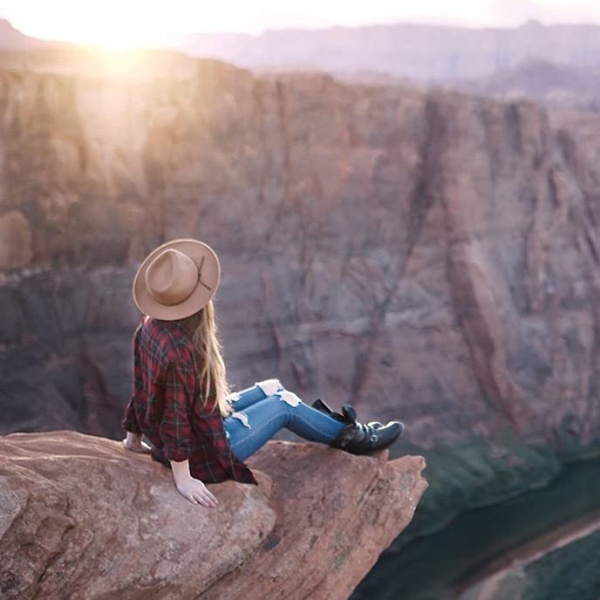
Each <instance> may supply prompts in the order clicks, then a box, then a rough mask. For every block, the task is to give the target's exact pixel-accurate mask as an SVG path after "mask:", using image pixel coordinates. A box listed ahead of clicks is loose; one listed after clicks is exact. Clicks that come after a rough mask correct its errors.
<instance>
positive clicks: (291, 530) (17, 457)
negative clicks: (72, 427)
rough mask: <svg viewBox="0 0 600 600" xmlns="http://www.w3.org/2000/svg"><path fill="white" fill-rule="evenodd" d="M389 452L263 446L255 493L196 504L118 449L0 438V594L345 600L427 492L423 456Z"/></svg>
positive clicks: (247, 489)
mask: <svg viewBox="0 0 600 600" xmlns="http://www.w3.org/2000/svg"><path fill="white" fill-rule="evenodd" d="M387 455H388V452H387V451H384V452H382V453H380V454H379V455H378V456H376V457H356V456H352V455H350V454H346V453H344V452H342V451H339V450H334V449H332V448H326V447H323V446H321V447H319V446H317V445H315V444H310V445H309V444H289V443H286V442H272V443H270V444H268V446H267V447H266V448H264V449H263V450H261V451H260V453H259V454H258V455H257V456H256V457H255V458H253V460H252V468H253V469H255V470H256V474H257V478H258V481H259V485H258V487H257V486H254V485H244V484H239V483H235V482H232V481H230V482H225V483H220V484H217V485H211V486H210V488H211V491H212V492H213V493H214V494H215V496H216V497H217V498H218V500H219V506H218V507H217V508H214V509H206V508H203V507H200V506H194V505H192V504H191V503H189V502H188V501H187V500H186V499H185V498H183V497H182V496H181V495H179V493H178V492H177V490H176V488H175V486H174V485H173V479H172V476H171V473H170V471H169V470H168V469H166V468H165V467H163V466H162V465H160V464H159V463H156V462H154V461H152V460H151V458H150V457H149V456H148V455H144V456H141V455H136V454H134V453H132V452H129V451H127V450H124V449H123V447H122V446H121V444H120V443H119V442H115V441H111V440H107V439H102V438H98V437H93V436H86V435H82V434H78V433H74V432H69V431H60V432H54V433H48V434H14V435H10V436H6V437H0V475H1V476H0V492H1V493H0V498H1V501H0V558H1V561H0V591H1V592H2V598H4V599H6V600H21V599H22V598H26V597H33V596H35V595H37V596H39V597H42V598H46V599H48V600H51V599H57V600H59V599H62V598H66V597H68V598H73V599H74V600H75V599H79V600H94V599H97V600H100V599H102V598H107V597H109V596H115V597H118V598H124V599H128V600H135V599H140V600H142V599H143V600H153V599H156V600H170V599H173V600H187V599H191V598H203V599H206V600H208V599H213V598H214V599H218V598H224V597H227V598H231V599H241V598H244V599H246V600H248V599H253V598H256V599H257V600H258V599H261V600H262V599H263V598H265V597H267V598H268V597H277V596H280V597H285V598H292V599H297V600H300V599H304V598H315V597H320V598H330V599H331V600H336V599H339V600H345V599H346V598H348V596H349V595H350V593H351V592H352V589H353V588H354V587H355V586H356V585H357V584H358V582H359V581H360V579H361V578H362V577H363V576H364V575H365V574H366V573H367V571H368V570H369V569H370V568H371V567H372V565H373V564H374V562H375V561H376V560H377V557H378V556H379V554H380V553H381V552H382V551H383V550H384V549H385V547H386V546H387V545H388V544H389V543H390V542H391V541H392V539H393V538H394V537H395V536H396V535H398V534H399V533H400V532H401V531H402V530H403V529H404V528H405V527H406V525H407V524H408V523H409V522H410V520H411V518H412V515H413V513H414V510H415V508H416V506H417V504H418V502H419V499H420V497H421V495H422V493H423V492H424V490H425V488H426V487H427V483H426V482H425V480H424V479H423V478H422V476H421V471H422V469H423V468H424V466H425V465H424V462H423V459H422V458H420V457H411V456H407V457H403V458H401V459H396V460H394V461H389V462H386V459H387ZM332 472H335V473H337V476H336V478H335V485H332V476H331V474H332ZM349 523H352V527H349V526H348V524H349ZM282 557H285V560H282Z"/></svg>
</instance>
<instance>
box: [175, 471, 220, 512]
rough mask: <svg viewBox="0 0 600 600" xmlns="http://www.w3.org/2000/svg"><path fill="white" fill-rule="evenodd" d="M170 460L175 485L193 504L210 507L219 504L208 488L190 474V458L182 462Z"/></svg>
mask: <svg viewBox="0 0 600 600" xmlns="http://www.w3.org/2000/svg"><path fill="white" fill-rule="evenodd" d="M170 462H171V469H172V471H173V479H174V480H175V487H176V488H177V491H178V492H179V493H180V494H181V495H182V496H184V497H185V498H187V499H188V500H189V501H190V502H191V503H192V504H201V505H202V506H206V507H208V508H213V507H215V506H217V504H219V502H218V501H217V499H216V498H215V497H214V496H213V495H212V494H211V492H210V491H209V490H208V488H207V487H206V486H205V485H204V484H203V483H202V482H201V481H200V480H199V479H194V478H193V477H192V476H191V475H190V462H189V460H183V461H181V462H176V461H174V460H172V461H170Z"/></svg>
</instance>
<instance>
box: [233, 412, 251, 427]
mask: <svg viewBox="0 0 600 600" xmlns="http://www.w3.org/2000/svg"><path fill="white" fill-rule="evenodd" d="M231 418H232V419H237V420H238V421H241V423H242V425H243V426H244V427H247V428H248V429H250V421H248V415H247V414H246V413H244V412H234V413H231Z"/></svg>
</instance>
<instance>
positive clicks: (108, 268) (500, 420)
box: [0, 56, 600, 514]
mask: <svg viewBox="0 0 600 600" xmlns="http://www.w3.org/2000/svg"><path fill="white" fill-rule="evenodd" d="M156 60H158V59H156ZM161 60H162V62H160V64H157V65H155V66H152V65H150V66H144V64H143V63H140V64H139V65H138V70H137V71H136V72H135V75H125V74H120V75H119V74H113V75H111V76H109V75H108V74H107V72H106V71H101V70H99V69H96V70H92V71H90V72H88V74H84V73H83V72H82V71H83V70H82V69H81V68H79V69H71V70H70V71H68V72H65V73H48V72H42V71H37V72H23V71H22V70H21V71H17V70H14V69H13V70H5V71H4V72H3V73H2V74H1V76H0V89H1V93H0V157H1V162H0V164H1V165H2V166H1V168H2V171H1V177H0V229H2V227H4V229H2V230H3V231H4V230H8V231H10V235H11V236H12V237H11V240H12V239H14V242H11V243H10V244H6V243H2V242H0V251H1V252H2V256H1V257H0V263H1V264H2V266H3V273H4V275H3V280H2V281H3V283H2V285H1V287H0V306H2V314H3V315H8V316H5V318H3V319H2V322H1V323H0V344H1V345H0V352H1V354H0V360H1V362H0V368H1V369H2V377H3V386H2V393H1V396H0V398H1V402H2V406H3V410H4V411H5V414H6V418H5V419H3V420H2V430H3V431H4V432H10V431H15V430H28V431H31V430H40V429H54V428H56V427H57V426H60V424H63V426H66V427H71V428H74V429H79V430H83V431H88V432H94V433H104V434H108V435H111V436H117V435H119V424H118V423H119V417H120V413H121V411H122V407H123V406H124V404H125V402H126V401H127V399H128V395H129V393H130V382H129V376H130V369H131V362H130V342H131V335H132V332H133V329H134V327H135V325H136V323H137V319H138V315H137V312H136V311H135V309H134V307H133V305H132V303H131V301H130V299H129V294H130V282H131V279H132V277H133V274H134V272H135V266H136V264H137V261H139V260H140V259H141V258H143V256H144V255H145V253H146V252H148V251H149V250H150V249H152V248H153V247H154V246H155V245H157V244H158V243H160V242H162V241H164V240H167V239H171V238H174V237H180V236H181V237H183V236H193V237H199V238H201V239H203V240H205V241H206V242H208V243H209V244H211V245H212V246H213V247H214V248H215V249H216V250H217V252H218V254H219V256H220V258H221V262H222V271H223V279H222V284H221V288H220V290H219V293H218V295H217V309H218V313H219V317H220V323H221V330H222V334H223V341H224V346H225V353H226V358H227V362H228V365H229V373H230V378H231V380H232V383H234V384H235V385H236V386H237V387H238V389H239V388H241V387H244V386H246V385H249V384H252V383H253V382H254V381H257V380H260V379H264V377H265V376H278V377H280V378H281V379H282V380H283V381H284V382H285V383H286V385H287V386H288V387H290V388H292V389H296V390H297V391H298V392H299V393H300V395H302V396H303V397H304V398H306V399H307V400H312V398H313V397H314V396H316V395H317V394H319V395H321V396H322V397H323V398H325V399H326V400H327V401H328V402H330V403H331V404H333V405H334V406H336V407H339V406H340V405H341V404H342V403H343V402H347V401H350V402H353V403H354V404H355V405H356V406H357V407H358V410H359V414H360V416H361V417H362V418H365V419H370V418H374V417H376V418H379V419H387V418H392V417H400V418H402V419H403V420H404V421H405V423H406V425H407V428H406V433H405V434H403V438H404V439H403V444H405V445H404V446H402V445H400V446H398V448H399V451H401V450H402V448H409V447H413V446H417V447H418V448H420V449H421V450H422V451H434V450H439V449H442V452H445V449H452V450H454V449H457V448H465V447H468V448H478V449H477V450H474V452H476V453H478V456H485V461H487V462H488V463H490V464H491V462H493V464H494V466H493V467H492V468H491V472H490V471H489V470H487V467H486V468H485V469H481V470H479V468H474V469H472V470H471V471H469V476H473V477H474V478H475V479H476V480H477V481H478V482H479V484H481V485H480V488H481V489H479V488H478V489H479V491H478V493H477V494H476V497H474V498H472V499H470V500H468V501H465V502H466V503H467V504H468V503H470V502H471V501H472V503H477V502H482V501H484V499H485V497H486V496H485V494H486V493H487V492H486V491H485V490H486V489H488V488H486V487H485V486H484V485H483V484H484V483H485V482H487V481H488V480H489V479H493V478H494V473H495V472H496V469H500V470H503V471H504V472H505V474H506V481H503V483H502V485H506V486H508V488H509V489H510V490H513V491H514V490H515V489H518V488H519V487H520V486H522V485H529V483H524V482H523V481H522V480H521V479H519V477H518V476H516V477H512V475H511V474H512V473H515V472H518V471H519V469H521V468H523V469H525V470H526V469H527V468H528V465H529V464H530V463H529V462H528V461H529V457H528V456H525V455H524V454H521V453H520V452H518V451H516V450H515V448H520V447H521V445H522V444H536V445H538V447H540V448H542V449H545V450H549V451H551V452H559V451H566V452H569V453H574V454H577V453H579V452H581V451H582V449H584V448H585V447H586V446H588V445H589V444H592V443H593V442H594V441H595V440H598V438H599V437H600V414H599V412H598V403H597V389H598V372H599V370H598V368H597V366H598V361H599V360H600V354H599V350H598V344H597V340H598V339H599V336H598V332H599V330H600V327H599V317H598V314H597V310H596V306H597V305H598V289H599V288H598V285H599V283H600V281H599V277H598V227H597V223H598V200H599V194H598V184H597V182H598V181H599V180H600V179H599V178H598V176H599V175H600V174H599V173H598V166H597V165H598V164H599V163H598V161H597V160H596V159H597V155H598V148H600V146H599V145H598V144H597V142H596V141H595V140H594V137H593V136H592V135H589V136H586V135H585V134H586V132H588V133H589V132H591V131H596V128H595V124H594V123H593V122H592V121H585V122H579V121H574V120H573V121H569V122H567V121H564V122H561V123H559V124H551V123H550V121H549V117H548V115H547V113H546V112H545V111H544V110H542V109H541V108H539V107H536V106H535V105H533V104H529V103H500V102H495V101H491V100H486V99H482V98H475V97H468V96H463V95H459V94H454V93H449V92H431V93H426V92H421V91H417V90H412V89H408V88H406V89H404V88H398V87H390V88H385V87H381V86H379V87H367V86H359V85H356V86H352V85H344V84H341V83H338V82H335V81H334V80H332V79H331V78H329V77H326V76H321V75H304V76H303V75H297V76H289V77H283V76H282V77H275V78H260V77H255V76H253V75H251V74H249V73H247V72H243V71H240V70H237V69H235V68H233V67H229V66H226V65H223V64H219V63H216V62H195V61H192V60H188V59H185V60H184V59H181V61H179V60H178V59H177V58H176V57H172V56H171V57H169V58H168V59H165V58H164V57H163V58H161ZM589 118H590V119H592V117H591V116H590V117H589ZM594 157H596V159H595V158H594ZM7 224H8V225H7ZM485 461H484V462H485ZM488 466H489V465H488ZM479 484H478V485H479ZM475 487H477V486H475ZM474 489H475V488H474ZM480 492H481V493H480ZM461 502H462V500H461ZM446 513H447V514H450V513H449V512H448V511H446Z"/></svg>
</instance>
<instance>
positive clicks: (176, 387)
mask: <svg viewBox="0 0 600 600" xmlns="http://www.w3.org/2000/svg"><path fill="white" fill-rule="evenodd" d="M133 353H134V373H133V375H134V389H133V395H132V397H131V400H130V402H129V404H128V405H127V409H126V411H125V417H124V419H123V422H122V424H123V428H124V429H125V430H126V431H131V432H132V433H137V434H141V433H143V434H145V436H146V437H147V438H148V440H149V441H150V442H151V444H152V454H153V456H154V458H156V459H157V460H159V461H160V462H162V463H163V464H165V465H167V466H170V463H169V461H171V460H173V461H176V462H181V461H183V460H186V459H187V460H189V462H190V473H191V475H192V477H195V478H197V479H200V480H201V481H203V482H204V483H214V482H217V481H224V480H226V479H235V480H236V481H240V482H243V483H256V480H255V479H254V476H253V475H252V472H251V471H250V469H248V467H246V465H245V464H244V463H242V462H241V461H239V460H238V459H237V458H236V457H235V456H234V455H233V453H232V451H231V447H230V445H229V441H228V440H227V437H226V435H225V429H224V427H223V418H222V417H221V413H220V412H219V409H218V407H216V406H215V404H216V400H215V398H214V396H208V398H207V399H206V403H205V404H203V402H202V399H203V395H204V390H202V389H201V386H200V385H199V377H198V369H197V365H196V361H195V360H194V348H193V344H192V338H191V336H190V334H189V333H188V332H187V331H186V330H185V329H184V328H183V327H182V326H181V325H180V324H179V323H176V322H172V321H158V320H156V319H151V318H148V317H146V318H145V319H144V320H143V321H142V323H141V324H140V326H139V327H138V329H137V330H136V332H135V336H134V339H133Z"/></svg>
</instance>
